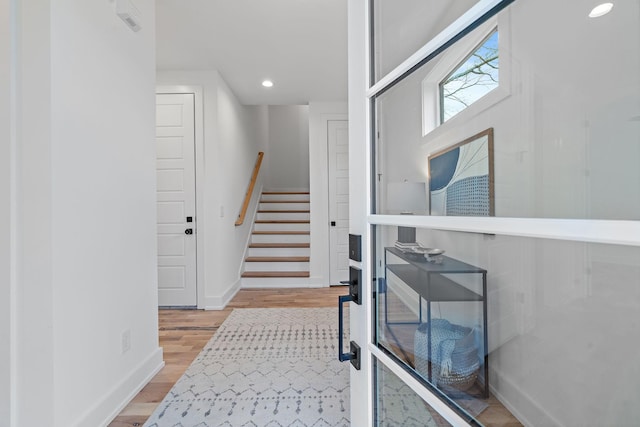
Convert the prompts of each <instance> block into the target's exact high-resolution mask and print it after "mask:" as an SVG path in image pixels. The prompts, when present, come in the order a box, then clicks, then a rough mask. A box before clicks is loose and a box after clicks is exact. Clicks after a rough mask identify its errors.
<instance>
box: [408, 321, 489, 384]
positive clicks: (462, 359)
mask: <svg viewBox="0 0 640 427" xmlns="http://www.w3.org/2000/svg"><path fill="white" fill-rule="evenodd" d="M434 320H440V319H434ZM447 323H448V322H447ZM428 327H429V324H428V323H423V324H421V325H420V326H419V327H418V329H417V330H416V332H415V336H414V352H415V366H416V370H417V371H418V373H420V374H421V375H422V376H423V377H424V378H426V379H429V377H428V375H429V360H428V355H429V347H428V343H427V331H428ZM449 327H450V330H451V331H453V332H455V333H457V334H458V335H461V336H462V338H460V339H458V340H456V343H455V347H454V349H453V352H452V353H451V370H450V372H449V373H448V375H441V374H440V372H441V366H439V365H438V364H437V363H436V362H435V358H434V357H432V359H434V363H433V365H432V369H431V373H432V378H431V382H432V383H433V384H434V385H436V386H439V387H452V388H455V389H457V390H467V389H469V388H470V387H471V386H473V384H474V383H475V382H476V379H477V378H478V371H479V369H480V360H479V358H478V348H477V347H476V345H475V334H474V331H473V329H472V328H467V327H464V326H460V325H455V324H451V323H449ZM432 351H436V348H435V346H434V348H432ZM432 356H433V355H432Z"/></svg>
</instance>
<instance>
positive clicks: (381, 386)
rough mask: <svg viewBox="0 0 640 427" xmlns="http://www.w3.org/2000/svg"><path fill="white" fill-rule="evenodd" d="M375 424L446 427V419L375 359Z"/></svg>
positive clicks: (393, 426) (405, 426) (381, 426)
mask: <svg viewBox="0 0 640 427" xmlns="http://www.w3.org/2000/svg"><path fill="white" fill-rule="evenodd" d="M374 369H375V379H376V385H375V402H376V409H375V422H374V425H375V426H378V427H399V426H402V427H445V426H450V425H451V424H449V423H448V422H447V420H445V419H444V418H442V417H441V416H440V415H438V413H437V412H436V411H435V410H434V409H433V408H431V407H430V406H429V405H428V404H427V403H426V402H425V401H424V400H422V399H421V398H420V396H418V395H417V394H415V392H414V391H413V390H411V388H409V386H407V385H406V384H405V383H403V382H402V380H400V378H398V377H397V376H396V375H395V374H394V373H393V372H391V371H390V370H389V369H388V368H387V367H386V366H384V365H383V364H382V363H380V362H378V361H377V360H375V359H374Z"/></svg>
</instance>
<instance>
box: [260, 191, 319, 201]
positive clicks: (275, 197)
mask: <svg viewBox="0 0 640 427" xmlns="http://www.w3.org/2000/svg"><path fill="white" fill-rule="evenodd" d="M260 200H300V201H305V202H308V201H309V195H308V194H264V193H262V196H261V197H260Z"/></svg>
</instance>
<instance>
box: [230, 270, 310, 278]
mask: <svg viewBox="0 0 640 427" xmlns="http://www.w3.org/2000/svg"><path fill="white" fill-rule="evenodd" d="M242 277H265V278H266V277H309V272H308V271H245V272H244V273H242Z"/></svg>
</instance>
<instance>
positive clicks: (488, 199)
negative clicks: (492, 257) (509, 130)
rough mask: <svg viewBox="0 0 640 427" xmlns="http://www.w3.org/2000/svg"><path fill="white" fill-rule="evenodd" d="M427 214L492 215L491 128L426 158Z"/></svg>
mask: <svg viewBox="0 0 640 427" xmlns="http://www.w3.org/2000/svg"><path fill="white" fill-rule="evenodd" d="M429 206H430V208H431V210H430V213H431V215H456V216H493V215H494V212H493V207H494V202H493V129H487V130H485V131H483V132H480V133H479V134H477V135H474V136H472V137H471V138H468V139H465V140H464V141H462V142H461V143H459V144H456V145H454V146H453V147H450V148H447V149H446V150H444V151H441V152H439V153H436V154H433V155H431V156H430V157H429Z"/></svg>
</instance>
